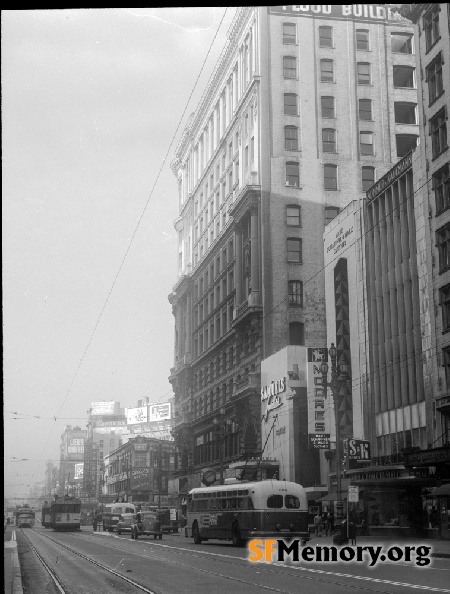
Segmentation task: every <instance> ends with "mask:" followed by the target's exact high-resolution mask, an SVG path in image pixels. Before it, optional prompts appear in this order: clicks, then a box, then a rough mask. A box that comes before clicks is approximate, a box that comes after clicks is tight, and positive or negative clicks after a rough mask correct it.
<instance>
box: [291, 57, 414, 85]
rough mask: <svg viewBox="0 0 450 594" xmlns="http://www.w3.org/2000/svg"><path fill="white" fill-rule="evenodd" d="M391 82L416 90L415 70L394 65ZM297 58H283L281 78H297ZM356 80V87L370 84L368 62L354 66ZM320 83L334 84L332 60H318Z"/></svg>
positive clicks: (370, 69)
mask: <svg viewBox="0 0 450 594" xmlns="http://www.w3.org/2000/svg"><path fill="white" fill-rule="evenodd" d="M392 68H393V81H394V87H396V88H409V89H415V88H416V69H415V68H414V67H413V66H404V65H394V66H393V67H392ZM297 73H298V68H297V58H296V57H295V56H284V57H283V77H284V78H294V79H297V77H298V74H297ZM356 80H357V83H358V85H371V84H372V68H371V64H370V63H369V62H358V63H357V64H356ZM320 81H321V82H331V83H334V82H335V67H334V60H332V59H329V58H323V59H321V60H320Z"/></svg>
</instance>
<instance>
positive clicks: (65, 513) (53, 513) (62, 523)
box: [50, 495, 81, 530]
mask: <svg viewBox="0 0 450 594" xmlns="http://www.w3.org/2000/svg"><path fill="white" fill-rule="evenodd" d="M80 515H81V499H78V498H77V497H71V496H69V495H62V496H61V497H55V499H54V500H53V501H52V503H51V505H50V520H51V525H50V527H51V528H53V530H81V527H80Z"/></svg>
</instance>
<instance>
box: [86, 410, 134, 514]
mask: <svg viewBox="0 0 450 594" xmlns="http://www.w3.org/2000/svg"><path fill="white" fill-rule="evenodd" d="M87 412H88V415H89V416H88V422H87V436H86V444H85V456H84V467H83V476H82V482H83V497H84V500H85V502H91V503H92V502H96V501H97V500H98V498H99V497H100V496H101V495H102V494H103V492H104V478H103V477H104V468H105V467H104V457H105V456H106V455H108V454H109V453H110V452H112V451H114V450H116V449H117V448H118V447H120V446H121V445H122V443H123V442H124V441H126V438H125V439H124V434H125V433H126V416H125V411H124V409H123V408H121V407H120V402H115V401H103V402H93V403H92V404H91V408H90V409H89V410H88V411H87ZM86 500H87V501H86Z"/></svg>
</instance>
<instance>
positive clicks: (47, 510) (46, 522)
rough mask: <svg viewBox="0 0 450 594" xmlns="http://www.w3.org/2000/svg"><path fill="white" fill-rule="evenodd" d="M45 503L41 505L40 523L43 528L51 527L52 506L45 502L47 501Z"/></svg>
mask: <svg viewBox="0 0 450 594" xmlns="http://www.w3.org/2000/svg"><path fill="white" fill-rule="evenodd" d="M45 503H46V505H43V506H42V512H41V513H42V516H41V524H42V526H43V527H44V528H51V527H52V508H51V507H50V505H49V504H48V503H47V501H46V502H45Z"/></svg>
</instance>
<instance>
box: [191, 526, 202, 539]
mask: <svg viewBox="0 0 450 594" xmlns="http://www.w3.org/2000/svg"><path fill="white" fill-rule="evenodd" d="M192 536H193V538H194V544H202V539H201V538H200V530H199V529H198V524H197V522H195V524H194V525H193V526H192Z"/></svg>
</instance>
